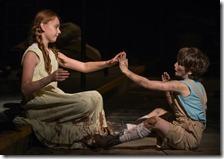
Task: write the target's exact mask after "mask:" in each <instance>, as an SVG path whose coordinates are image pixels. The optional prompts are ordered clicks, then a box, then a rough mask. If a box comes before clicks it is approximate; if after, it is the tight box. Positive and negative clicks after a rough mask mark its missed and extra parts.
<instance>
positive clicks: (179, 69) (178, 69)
mask: <svg viewBox="0 0 224 159" xmlns="http://www.w3.org/2000/svg"><path fill="white" fill-rule="evenodd" d="M174 70H175V75H176V76H178V77H182V78H183V79H185V78H188V75H189V74H191V73H190V72H186V69H185V67H184V66H181V65H179V64H178V62H176V63H175V64H174Z"/></svg>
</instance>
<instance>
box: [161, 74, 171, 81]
mask: <svg viewBox="0 0 224 159" xmlns="http://www.w3.org/2000/svg"><path fill="white" fill-rule="evenodd" d="M169 80H170V75H169V74H168V73H167V72H163V74H162V81H163V82H167V81H169Z"/></svg>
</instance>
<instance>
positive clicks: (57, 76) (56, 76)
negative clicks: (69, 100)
mask: <svg viewBox="0 0 224 159" xmlns="http://www.w3.org/2000/svg"><path fill="white" fill-rule="evenodd" d="M69 75H70V73H69V72H68V71H66V70H63V69H62V68H59V69H58V70H56V71H54V72H53V73H52V74H51V75H50V76H51V79H52V81H64V80H65V79H66V78H68V77H69Z"/></svg>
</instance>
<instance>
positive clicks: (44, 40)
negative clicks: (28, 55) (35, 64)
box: [42, 35, 49, 50]
mask: <svg viewBox="0 0 224 159" xmlns="http://www.w3.org/2000/svg"><path fill="white" fill-rule="evenodd" d="M42 42H43V45H44V47H45V48H46V49H47V50H48V49H49V48H48V44H49V42H48V40H47V39H46V38H45V37H44V36H43V35H42Z"/></svg>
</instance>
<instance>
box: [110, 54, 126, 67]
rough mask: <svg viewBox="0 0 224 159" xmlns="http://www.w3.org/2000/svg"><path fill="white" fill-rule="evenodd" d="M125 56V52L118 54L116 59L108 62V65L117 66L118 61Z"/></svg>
mask: <svg viewBox="0 0 224 159" xmlns="http://www.w3.org/2000/svg"><path fill="white" fill-rule="evenodd" d="M123 54H126V53H125V52H120V53H118V54H117V55H116V56H114V58H112V59H110V60H108V61H107V64H108V65H109V66H112V65H115V64H117V63H118V61H119V60H118V59H119V57H120V56H122V55H123ZM125 56H126V55H125Z"/></svg>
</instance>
